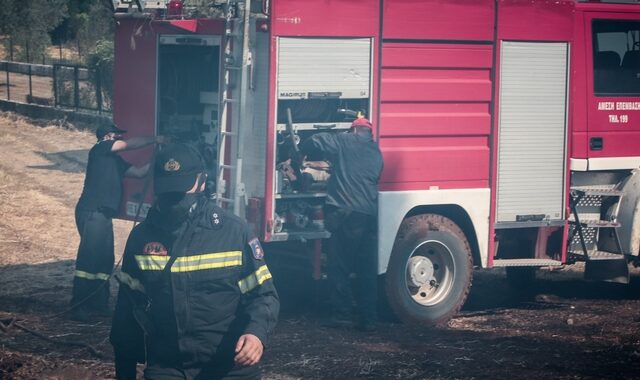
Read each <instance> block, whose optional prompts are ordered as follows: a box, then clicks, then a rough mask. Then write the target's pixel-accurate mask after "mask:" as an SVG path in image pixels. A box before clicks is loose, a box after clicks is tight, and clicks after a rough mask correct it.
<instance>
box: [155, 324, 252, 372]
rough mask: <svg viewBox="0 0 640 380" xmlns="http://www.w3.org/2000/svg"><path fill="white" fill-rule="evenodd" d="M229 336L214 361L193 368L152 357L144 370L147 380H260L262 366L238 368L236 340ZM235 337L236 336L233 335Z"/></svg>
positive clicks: (218, 350) (218, 349) (221, 345)
mask: <svg viewBox="0 0 640 380" xmlns="http://www.w3.org/2000/svg"><path fill="white" fill-rule="evenodd" d="M231 336H232V335H227V336H226V337H225V339H223V341H222V342H221V343H220V345H219V346H218V348H217V353H216V354H215V356H214V358H213V360H211V361H210V362H208V363H203V364H202V365H201V366H197V367H193V368H182V367H180V366H179V365H178V364H177V363H167V362H166V361H157V360H155V358H154V357H153V356H152V355H151V356H150V357H149V358H148V363H147V367H146V368H145V370H144V378H145V380H240V379H242V380H260V379H261V378H262V376H261V371H260V364H256V365H253V366H238V365H236V364H235V363H234V361H233V358H234V356H235V342H236V341H237V340H236V339H235V338H233V339H232V338H231ZM233 336H234V337H235V335H233Z"/></svg>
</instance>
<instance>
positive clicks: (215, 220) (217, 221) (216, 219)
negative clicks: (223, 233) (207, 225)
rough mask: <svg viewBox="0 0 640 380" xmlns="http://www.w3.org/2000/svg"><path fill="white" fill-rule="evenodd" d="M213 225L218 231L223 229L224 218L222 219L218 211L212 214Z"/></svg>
mask: <svg viewBox="0 0 640 380" xmlns="http://www.w3.org/2000/svg"><path fill="white" fill-rule="evenodd" d="M211 225H212V226H213V228H214V229H216V230H217V229H219V228H221V227H222V218H221V217H220V214H219V213H218V212H216V211H214V212H213V213H212V214H211Z"/></svg>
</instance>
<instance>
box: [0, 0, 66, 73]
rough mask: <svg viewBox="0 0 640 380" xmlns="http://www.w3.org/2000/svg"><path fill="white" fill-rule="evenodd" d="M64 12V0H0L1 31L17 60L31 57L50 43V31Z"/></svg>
mask: <svg viewBox="0 0 640 380" xmlns="http://www.w3.org/2000/svg"><path fill="white" fill-rule="evenodd" d="M66 15H67V4H66V1H65V0H0V31H1V32H2V33H3V34H5V35H8V36H9V38H10V40H11V42H12V45H13V46H14V47H18V49H16V50H15V52H16V57H14V58H17V59H18V60H24V61H28V62H31V61H34V60H35V59H36V58H38V59H39V58H40V57H42V55H43V54H44V53H45V51H46V48H47V47H48V46H50V45H51V37H50V36H49V32H51V31H52V30H53V29H54V28H55V27H56V26H58V25H59V24H60V23H61V22H62V20H63V19H64V17H65V16H66Z"/></svg>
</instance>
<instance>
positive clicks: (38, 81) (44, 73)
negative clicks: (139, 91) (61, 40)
mask: <svg viewBox="0 0 640 380" xmlns="http://www.w3.org/2000/svg"><path fill="white" fill-rule="evenodd" d="M99 74H100V73H97V72H95V71H92V70H89V69H88V68H86V67H83V66H79V65H67V64H53V65H39V64H29V63H20V62H9V61H0V99H4V100H9V101H15V102H22V103H31V104H39V105H45V106H53V107H62V108H74V109H82V110H91V111H97V112H98V113H102V112H107V113H109V112H111V101H110V99H109V96H108V95H107V94H106V93H105V92H104V91H103V87H102V83H101V76H100V75H99Z"/></svg>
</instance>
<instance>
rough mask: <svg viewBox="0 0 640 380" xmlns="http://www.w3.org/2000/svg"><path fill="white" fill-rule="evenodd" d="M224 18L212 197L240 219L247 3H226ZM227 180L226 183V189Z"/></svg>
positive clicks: (246, 0) (240, 0) (238, 0)
mask: <svg viewBox="0 0 640 380" xmlns="http://www.w3.org/2000/svg"><path fill="white" fill-rule="evenodd" d="M224 15H225V38H224V49H223V54H224V70H223V73H224V75H223V88H222V98H221V101H222V110H221V112H220V122H219V124H218V125H219V130H218V172H217V181H216V194H217V201H218V204H219V205H220V206H221V207H224V208H230V206H232V207H233V212H234V214H236V215H238V216H242V215H241V214H242V212H243V207H242V206H244V204H245V202H246V194H245V189H244V183H243V182H242V143H243V141H242V140H243V133H242V130H241V128H242V126H243V124H244V123H245V119H246V117H247V115H245V114H244V109H245V104H246V99H247V91H246V90H247V82H248V77H249V73H248V71H249V70H248V67H249V66H250V65H251V59H252V58H251V52H250V50H249V47H250V41H249V25H250V16H251V0H226V1H225V2H224ZM228 149H229V150H230V151H228ZM227 179H228V180H229V182H230V186H228V188H227Z"/></svg>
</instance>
